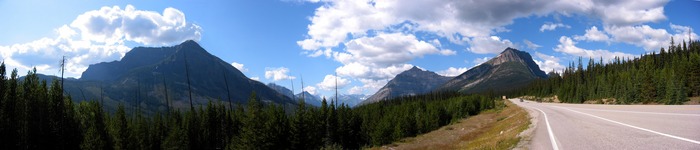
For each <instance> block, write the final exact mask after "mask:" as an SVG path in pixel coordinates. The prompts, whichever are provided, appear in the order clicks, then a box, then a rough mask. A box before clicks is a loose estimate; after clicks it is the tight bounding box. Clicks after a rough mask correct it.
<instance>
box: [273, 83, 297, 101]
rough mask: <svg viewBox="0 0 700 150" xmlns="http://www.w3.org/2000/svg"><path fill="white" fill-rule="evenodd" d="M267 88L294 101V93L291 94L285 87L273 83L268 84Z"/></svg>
mask: <svg viewBox="0 0 700 150" xmlns="http://www.w3.org/2000/svg"><path fill="white" fill-rule="evenodd" d="M267 87H270V88H271V89H273V90H275V91H277V93H280V94H282V95H284V96H287V97H289V98H290V99H294V93H292V90H289V89H288V88H287V87H284V86H281V85H277V84H274V83H268V84H267Z"/></svg>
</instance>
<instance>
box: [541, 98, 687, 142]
mask: <svg viewBox="0 0 700 150" xmlns="http://www.w3.org/2000/svg"><path fill="white" fill-rule="evenodd" d="M552 107H557V108H560V109H566V110H569V111H572V112H575V113H579V114H584V115H587V116H591V117H594V118H598V119H602V120H605V121H609V122H612V123H617V124H620V125H623V126H627V127H630V128H635V129H638V130H642V131H647V132H651V133H654V134H658V135H663V136H666V137H670V138H674V139H679V140H683V141H687V142H691V143H695V144H700V141H695V140H691V139H687V138H683V137H678V136H675V135H670V134H666V133H661V132H658V131H654V130H649V129H645V128H641V127H637V126H633V125H629V124H625V123H622V122H617V121H614V120H610V119H606V118H603V117H598V116H596V115H591V114H587V113H583V112H580V111H575V110H571V109H568V108H565V107H559V106H552ZM545 118H547V116H546V115H545Z"/></svg>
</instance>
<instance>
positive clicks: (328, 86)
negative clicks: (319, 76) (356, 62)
mask: <svg viewBox="0 0 700 150" xmlns="http://www.w3.org/2000/svg"><path fill="white" fill-rule="evenodd" d="M336 83H337V84H336ZM348 84H350V80H348V79H345V78H342V77H337V76H334V75H326V77H324V78H323V81H321V83H318V84H316V86H317V87H318V88H319V89H322V90H327V91H331V90H335V88H336V85H337V86H338V89H342V88H345V86H347V85H348Z"/></svg>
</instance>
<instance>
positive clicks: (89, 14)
mask: <svg viewBox="0 0 700 150" xmlns="http://www.w3.org/2000/svg"><path fill="white" fill-rule="evenodd" d="M699 8H700V2H698V1H690V0H674V1H668V0H646V1H634V0H632V1H627V0H614V1H608V0H605V1H599V0H553V1H546V2H545V1H542V2H540V1H500V0H497V1H479V0H474V1H472V0H463V1H452V0H416V1H408V2H406V1H399V0H369V1H366V0H350V1H343V0H310V1H296V0H283V1H277V0H274V1H273V0H269V1H268V0H261V1H197V2H193V1H167V2H160V1H159V2H154V1H84V0H79V1H61V2H56V1H35V0H22V1H12V0H3V1H0V20H2V21H0V30H2V32H0V34H2V36H0V56H1V57H2V60H4V61H5V63H6V64H7V65H8V67H9V68H17V69H18V70H19V71H20V74H24V73H26V71H27V70H28V69H30V68H31V67H36V68H37V70H38V72H40V73H43V74H49V75H55V74H58V73H59V72H58V69H57V68H58V63H57V62H58V61H59V60H60V56H61V55H66V56H67V57H68V58H69V63H68V72H67V75H69V76H72V77H79V76H80V73H81V72H82V71H84V70H85V69H86V68H87V66H88V65H89V64H94V63H97V62H104V61H113V60H118V59H119V58H121V57H122V56H123V54H124V53H126V52H128V50H130V49H131V48H133V47H136V46H168V45H175V44H178V43H180V42H182V41H184V40H187V39H194V40H196V41H198V42H199V43H200V44H201V45H202V46H203V47H204V48H205V49H207V50H208V51H209V52H210V53H212V54H214V55H215V56H218V57H220V58H221V59H223V60H224V61H227V62H229V63H232V65H234V66H236V67H237V68H239V70H242V71H243V73H244V74H246V75H247V76H248V77H251V78H255V79H257V80H259V81H261V82H264V83H270V82H274V83H277V84H280V85H283V86H286V87H288V88H291V84H290V82H291V81H290V80H293V81H294V82H295V83H294V84H295V85H294V86H295V87H294V88H296V89H295V91H297V92H298V91H301V86H300V82H301V81H300V79H301V78H302V77H303V79H304V84H305V86H306V87H305V89H307V90H309V91H311V92H312V93H316V94H319V95H331V94H333V90H332V87H333V86H334V83H335V82H334V81H335V78H336V75H337V78H338V81H339V85H340V87H341V89H340V92H341V94H348V93H350V94H373V93H374V92H375V91H376V90H377V89H379V88H381V87H382V86H383V85H384V84H385V83H386V82H387V81H388V80H390V79H391V78H393V77H394V76H395V75H396V74H398V73H400V72H402V71H404V70H407V69H409V68H410V67H411V66H413V65H416V66H419V67H420V68H423V69H426V70H430V71H435V72H437V73H439V74H443V75H449V76H456V75H458V74H460V73H461V72H464V71H466V70H467V69H469V68H471V67H473V66H475V65H477V64H479V63H481V62H483V61H485V60H487V59H489V58H492V57H495V56H496V55H497V54H498V53H499V52H501V51H502V50H504V49H505V48H506V47H515V48H518V49H520V50H524V51H527V52H529V53H530V54H531V55H533V58H534V59H535V61H536V62H537V63H538V64H539V65H540V68H542V69H543V70H544V71H547V72H548V71H551V70H561V69H563V67H564V66H566V65H567V64H568V63H569V62H570V61H575V60H576V59H577V58H578V57H583V58H589V57H593V58H596V59H599V58H603V59H605V60H608V59H611V58H614V57H616V56H617V57H635V56H639V55H640V54H644V53H650V52H653V51H658V50H659V48H660V47H667V46H668V43H669V42H670V38H671V37H674V38H675V39H676V41H681V40H683V39H687V38H688V37H689V36H690V37H691V38H693V39H698V36H697V33H698V32H697V31H696V30H697V29H698V27H700V20H699V19H698V18H697V15H694V14H700V9H699ZM689 29H692V33H690V34H688V30H689Z"/></svg>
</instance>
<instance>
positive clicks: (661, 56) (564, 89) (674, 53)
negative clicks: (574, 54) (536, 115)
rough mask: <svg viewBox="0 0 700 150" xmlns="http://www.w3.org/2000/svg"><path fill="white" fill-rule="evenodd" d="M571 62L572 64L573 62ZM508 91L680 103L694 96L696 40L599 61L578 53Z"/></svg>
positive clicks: (699, 67) (698, 67)
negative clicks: (553, 69)
mask: <svg viewBox="0 0 700 150" xmlns="http://www.w3.org/2000/svg"><path fill="white" fill-rule="evenodd" d="M574 65H576V67H574ZM513 95H516V96H520V95H533V96H539V97H549V96H554V95H556V96H558V98H559V100H560V101H562V102H566V103H582V102H584V101H588V100H598V101H600V100H602V99H614V102H615V103H617V104H633V103H645V104H646V103H659V104H682V103H683V102H685V101H687V100H688V97H697V96H700V41H691V42H688V43H686V42H685V41H683V42H681V43H678V44H675V43H674V41H673V39H671V43H670V46H669V47H668V49H665V48H661V49H660V50H659V53H658V54H657V53H656V52H652V53H650V54H645V55H642V56H640V57H638V58H633V59H632V58H619V57H616V58H615V59H613V60H611V61H610V62H609V63H603V60H602V58H601V59H600V60H599V61H598V62H595V60H593V58H590V59H589V61H588V64H587V66H586V68H584V67H583V63H582V60H581V58H579V60H578V63H576V64H574V63H570V64H569V66H568V67H567V68H566V69H565V70H564V71H563V73H562V74H561V75H560V74H558V73H555V72H552V73H550V77H549V78H547V79H540V80H537V81H534V82H533V83H532V84H530V85H529V86H528V87H526V88H523V89H521V90H520V91H518V92H515V93H513Z"/></svg>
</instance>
